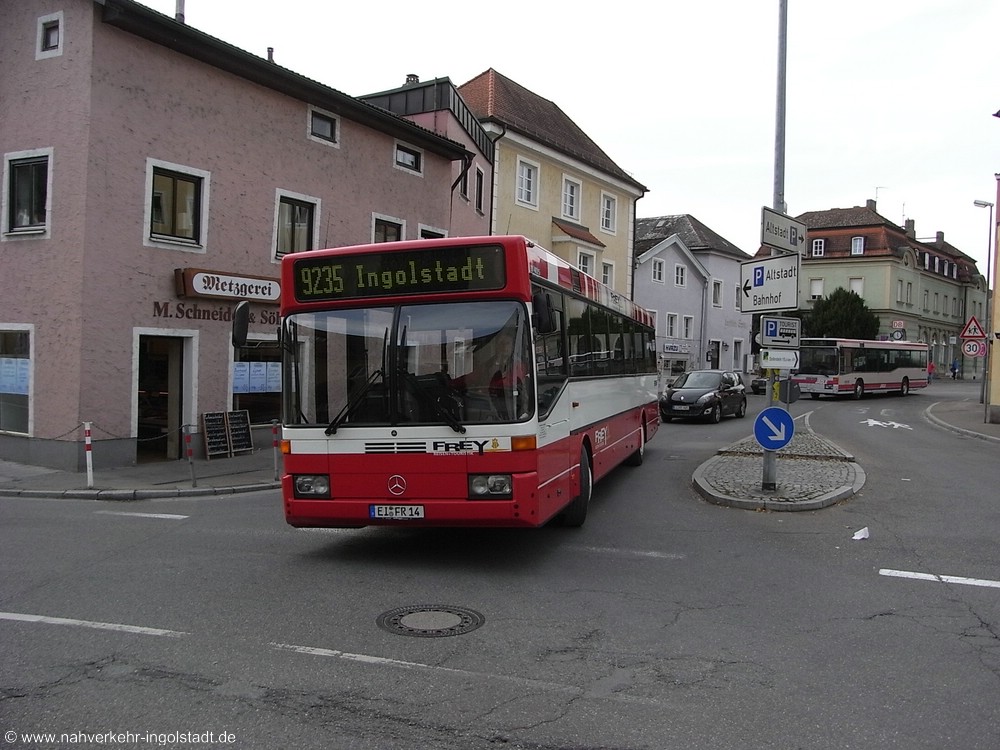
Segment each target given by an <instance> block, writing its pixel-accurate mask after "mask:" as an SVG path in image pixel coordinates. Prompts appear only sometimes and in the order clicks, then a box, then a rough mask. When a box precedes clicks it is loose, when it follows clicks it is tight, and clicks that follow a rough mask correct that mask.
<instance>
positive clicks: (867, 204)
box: [865, 198, 875, 211]
mask: <svg viewBox="0 0 1000 750" xmlns="http://www.w3.org/2000/svg"><path fill="white" fill-rule="evenodd" d="M865 208H867V209H868V210H869V211H874V210H875V200H874V199H873V198H869V199H868V200H867V201H865Z"/></svg>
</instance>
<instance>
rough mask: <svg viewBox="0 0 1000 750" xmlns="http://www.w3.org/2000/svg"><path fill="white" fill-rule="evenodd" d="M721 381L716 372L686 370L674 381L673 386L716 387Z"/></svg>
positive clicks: (720, 376)
mask: <svg viewBox="0 0 1000 750" xmlns="http://www.w3.org/2000/svg"><path fill="white" fill-rule="evenodd" d="M721 381H722V374H721V373H718V372H686V373H684V374H683V375H681V376H680V377H679V378H677V380H675V381H674V388H718V387H719V383H720V382H721Z"/></svg>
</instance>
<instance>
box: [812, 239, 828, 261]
mask: <svg viewBox="0 0 1000 750" xmlns="http://www.w3.org/2000/svg"><path fill="white" fill-rule="evenodd" d="M825 252H826V240H813V241H812V257H814V258H822V257H823V254H824V253H825Z"/></svg>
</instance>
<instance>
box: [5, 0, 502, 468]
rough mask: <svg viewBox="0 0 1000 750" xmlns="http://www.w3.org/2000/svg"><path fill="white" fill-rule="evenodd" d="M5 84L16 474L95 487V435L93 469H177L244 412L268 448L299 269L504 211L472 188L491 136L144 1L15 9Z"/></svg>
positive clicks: (10, 402)
mask: <svg viewBox="0 0 1000 750" xmlns="http://www.w3.org/2000/svg"><path fill="white" fill-rule="evenodd" d="M0 70H2V74H0V101H3V102H4V105H3V107H2V109H0V155H2V158H3V183H2V191H3V192H2V198H0V209H2V212H0V281H2V287H3V292H2V294H0V456H3V457H4V458H7V459H9V460H14V461H21V462H26V463H34V464H39V465H48V466H54V467H58V468H70V469H74V468H75V469H80V468H82V467H83V465H84V464H83V462H84V450H83V424H84V423H86V422H90V423H92V425H93V427H92V434H93V439H94V445H95V447H94V451H93V457H94V464H95V466H98V467H101V466H104V467H110V466H117V465H125V464H129V463H132V462H134V461H136V460H144V459H145V458H178V457H181V456H182V455H183V454H182V446H183V428H184V426H185V425H188V426H190V429H194V430H196V431H200V430H201V424H202V420H201V417H202V415H203V414H205V413H206V412H209V413H215V412H227V411H230V410H240V411H242V410H246V411H247V412H248V413H249V415H250V419H251V421H252V422H253V423H254V424H256V425H260V426H262V428H266V431H267V439H268V440H269V436H270V420H271V419H272V418H276V417H277V416H278V412H277V410H278V399H277V393H276V388H277V382H276V381H275V380H274V379H273V377H270V375H272V374H273V371H274V370H273V367H269V365H270V364H271V363H273V362H275V361H276V360H277V359H278V352H277V344H276V323H277V306H276V301H277V294H278V285H277V279H278V264H279V262H280V257H281V256H282V255H283V254H284V253H286V252H294V251H298V250H305V249H311V248H319V247H331V246H337V245H348V244H356V243H362V242H371V241H380V240H390V239H396V238H402V239H413V238H418V237H421V236H434V235H458V234H464V235H472V234H488V233H489V219H488V213H489V208H488V206H489V201H490V200H491V198H490V196H489V195H487V196H486V200H487V207H486V209H485V210H483V208H482V207H481V206H480V207H478V208H477V206H476V205H475V201H474V200H470V199H469V196H468V195H467V194H466V195H462V194H461V188H460V187H459V186H460V185H462V177H463V175H475V174H476V172H477V170H479V171H482V172H484V173H485V174H486V177H485V179H484V184H485V185H486V186H487V189H489V186H490V185H492V165H491V162H490V160H491V158H492V154H484V153H483V152H482V151H481V150H480V149H478V148H477V147H476V141H475V139H473V138H468V137H461V138H456V137H450V135H449V134H452V133H454V132H455V131H454V129H453V128H452V126H451V125H449V126H448V127H445V128H436V129H432V128H431V127H422V126H420V125H417V124H415V123H414V122H411V121H409V120H407V119H405V118H403V117H401V116H399V115H397V114H394V113H392V112H389V111H387V110H385V109H382V108H380V107H376V106H373V105H371V104H368V103H367V102H364V101H361V100H359V99H356V98H353V97H350V96H347V95H346V94H343V93H341V92H339V91H337V90H335V89H333V88H330V87H328V86H325V85H323V84H320V83H317V82H315V81H313V80H310V79H307V78H305V77H303V76H300V75H298V74H296V73H294V72H292V71H290V70H288V69H285V68H282V67H280V66H278V65H276V64H274V63H273V62H270V61H268V60H266V59H263V58H260V57H257V56H255V55H251V54H249V53H247V52H244V51H242V50H240V49H238V48H235V47H233V46H231V45H229V44H227V43H225V42H222V41H220V40H218V39H215V38H213V37H210V36H208V35H206V34H203V33H201V32H199V31H198V30H196V29H193V28H190V27H188V26H186V25H185V24H183V23H181V22H178V21H176V20H174V19H172V18H170V17H168V16H164V15H162V14H159V13H156V12H154V11H152V10H149V9H148V8H146V7H144V6H142V5H138V4H137V3H133V2H130V1H129V0H56V1H55V2H52V1H51V0H46V1H45V2H41V1H36V0H21V1H20V2H17V3H6V4H5V6H4V22H3V23H2V24H0ZM439 133H442V134H439ZM241 299H250V300H251V301H252V307H253V319H254V324H253V325H252V327H251V333H252V336H253V337H254V339H255V341H254V342H253V344H254V345H253V346H250V347H247V348H246V349H239V350H237V349H234V347H233V346H232V344H231V342H230V325H229V319H230V316H231V311H232V308H233V307H234V306H235V304H236V302H238V301H239V300H241ZM260 438H261V441H262V439H263V435H261V436H260ZM193 444H194V445H195V446H196V449H198V450H200V449H201V446H202V441H201V439H200V438H199V437H198V436H196V437H195V440H194V443H193Z"/></svg>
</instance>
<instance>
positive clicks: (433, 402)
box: [399, 367, 465, 435]
mask: <svg viewBox="0 0 1000 750" xmlns="http://www.w3.org/2000/svg"><path fill="white" fill-rule="evenodd" d="M399 373H400V374H401V375H402V376H403V379H404V380H406V382H407V383H408V384H409V385H410V386H412V387H413V392H414V393H416V394H417V396H419V397H420V399H421V400H422V401H423V402H424V403H426V404H430V406H431V408H432V409H433V410H434V413H435V414H437V415H438V416H439V417H441V419H443V420H444V421H445V423H446V424H447V425H448V426H449V427H451V429H453V430H454V431H455V432H458V433H460V434H462V435H464V434H465V425H463V424H462V423H461V422H459V421H458V420H457V419H455V417H453V416H452V415H451V414H450V413H449V412H448V410H447V409H445V408H444V407H443V406H441V404H440V403H439V402H438V399H436V398H434V397H433V396H432V395H431V394H429V393H428V392H427V389H425V388H424V386H423V385H422V384H421V383H420V381H419V380H417V376H416V375H414V374H413V373H412V372H410V371H409V370H407V369H405V368H403V367H400V368H399Z"/></svg>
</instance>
